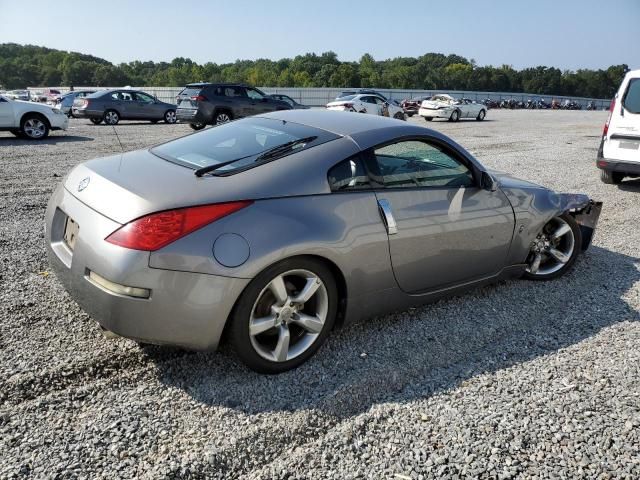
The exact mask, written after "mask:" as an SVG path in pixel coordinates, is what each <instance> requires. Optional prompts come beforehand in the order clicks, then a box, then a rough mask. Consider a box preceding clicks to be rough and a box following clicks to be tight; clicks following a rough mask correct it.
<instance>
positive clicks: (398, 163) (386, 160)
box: [372, 140, 474, 188]
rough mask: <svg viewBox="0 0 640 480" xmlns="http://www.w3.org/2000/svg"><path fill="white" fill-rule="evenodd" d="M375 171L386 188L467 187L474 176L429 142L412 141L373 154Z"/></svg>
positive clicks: (456, 160) (453, 157) (451, 155)
mask: <svg viewBox="0 0 640 480" xmlns="http://www.w3.org/2000/svg"><path fill="white" fill-rule="evenodd" d="M373 158H374V159H375V163H374V165H373V168H372V170H374V171H375V169H377V171H375V173H376V174H377V175H379V176H380V179H381V181H382V183H383V184H384V186H385V187H390V188H401V187H409V188H411V187H463V186H464V187H467V186H472V185H473V184H474V182H473V174H472V173H471V171H470V170H469V169H468V168H467V167H466V166H465V165H464V164H463V163H462V162H461V161H460V160H458V159H457V158H456V156H455V154H454V153H453V152H448V151H446V150H445V149H444V148H443V147H440V146H438V145H435V144H431V143H427V142H426V141H418V140H408V141H403V142H398V143H394V144H391V145H387V146H384V147H381V148H378V149H375V150H374V152H373Z"/></svg>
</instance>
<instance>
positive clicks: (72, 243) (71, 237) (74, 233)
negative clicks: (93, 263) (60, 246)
mask: <svg viewBox="0 0 640 480" xmlns="http://www.w3.org/2000/svg"><path fill="white" fill-rule="evenodd" d="M79 232H80V225H78V224H77V223H76V222H75V221H74V220H73V219H72V218H71V217H67V221H66V222H65V225H64V236H63V239H64V243H65V244H66V245H67V247H69V250H71V251H72V252H73V249H74V248H75V247H76V240H77V239H78V233H79Z"/></svg>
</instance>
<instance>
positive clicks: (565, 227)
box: [527, 217, 576, 275]
mask: <svg viewBox="0 0 640 480" xmlns="http://www.w3.org/2000/svg"><path fill="white" fill-rule="evenodd" d="M575 248H576V239H575V236H574V234H573V230H572V228H571V226H570V225H569V223H567V221H566V220H564V219H563V218H561V217H555V218H552V219H551V220H550V221H549V222H548V223H547V224H546V225H545V226H544V228H543V229H542V232H540V233H539V234H538V236H537V237H536V238H535V239H534V241H533V242H532V244H531V250H530V253H529V261H528V262H527V263H528V266H527V272H528V273H530V274H531V275H549V274H552V273H555V272H557V271H559V270H561V269H562V268H563V267H564V266H565V265H566V264H567V263H569V261H570V260H571V257H572V256H573V253H574V249H575Z"/></svg>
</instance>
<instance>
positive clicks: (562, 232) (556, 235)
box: [551, 223, 571, 240]
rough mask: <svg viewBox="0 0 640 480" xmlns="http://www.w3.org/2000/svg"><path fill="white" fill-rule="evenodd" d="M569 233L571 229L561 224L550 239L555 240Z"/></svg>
mask: <svg viewBox="0 0 640 480" xmlns="http://www.w3.org/2000/svg"><path fill="white" fill-rule="evenodd" d="M570 231H571V227H570V226H569V225H567V224H566V223H563V224H561V225H560V226H559V227H558V228H556V230H555V231H554V232H553V233H552V234H551V238H552V239H553V240H557V239H558V238H560V237H562V236H563V235H566V234H567V233H569V232H570Z"/></svg>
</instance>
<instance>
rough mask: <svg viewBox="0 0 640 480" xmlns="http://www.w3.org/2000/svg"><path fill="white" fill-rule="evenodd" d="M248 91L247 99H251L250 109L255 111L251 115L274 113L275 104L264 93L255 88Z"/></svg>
mask: <svg viewBox="0 0 640 480" xmlns="http://www.w3.org/2000/svg"><path fill="white" fill-rule="evenodd" d="M246 91H247V97H248V98H249V105H250V108H251V110H252V111H253V113H252V114H251V115H256V114H258V113H266V112H272V111H273V110H275V107H274V104H273V103H272V102H271V101H270V100H271V99H270V98H269V97H267V96H266V95H264V94H263V93H262V92H260V91H258V90H256V89H255V88H247V89H246Z"/></svg>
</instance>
